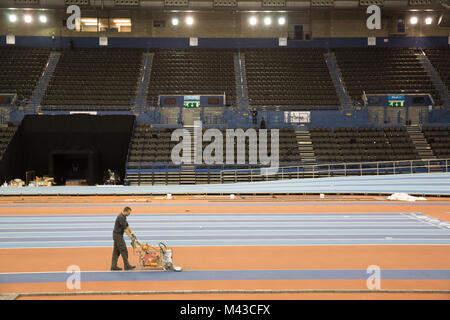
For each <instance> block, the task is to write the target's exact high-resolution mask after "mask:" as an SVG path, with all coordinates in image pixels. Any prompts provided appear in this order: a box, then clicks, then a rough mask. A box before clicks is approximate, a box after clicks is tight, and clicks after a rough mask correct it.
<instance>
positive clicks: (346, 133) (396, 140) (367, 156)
mask: <svg viewBox="0 0 450 320" xmlns="http://www.w3.org/2000/svg"><path fill="white" fill-rule="evenodd" d="M311 140H312V142H313V146H314V153H315V155H316V158H317V159H318V161H319V162H327V163H336V162H375V161H396V160H413V159H418V154H417V151H416V149H415V147H414V144H413V143H412V141H411V140H410V139H409V136H408V134H407V132H406V130H405V129H404V128H397V127H396V128H385V129H384V131H383V130H382V129H381V128H372V127H369V128H359V131H358V130H357V129H356V128H335V130H334V132H333V131H332V130H331V128H311Z"/></svg>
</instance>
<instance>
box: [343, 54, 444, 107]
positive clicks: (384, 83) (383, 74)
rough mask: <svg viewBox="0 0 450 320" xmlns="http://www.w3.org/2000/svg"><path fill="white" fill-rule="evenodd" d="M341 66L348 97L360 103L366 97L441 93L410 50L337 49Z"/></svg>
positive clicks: (435, 96)
mask: <svg viewBox="0 0 450 320" xmlns="http://www.w3.org/2000/svg"><path fill="white" fill-rule="evenodd" d="M334 52H335V54H336V59H337V63H338V66H339V68H340V70H341V73H342V76H343V80H344V83H345V86H346V87H347V90H348V92H349V95H350V96H351V97H352V98H353V99H355V100H359V101H361V96H362V94H363V91H365V92H366V94H368V93H371V94H377V93H380V94H388V93H391V94H399V93H430V94H431V95H432V96H433V98H434V99H435V101H436V100H438V99H439V93H438V91H437V90H436V88H434V86H433V83H432V81H431V80H430V78H429V76H428V75H427V73H426V72H425V70H424V68H423V66H422V64H421V63H420V61H419V60H418V58H417V54H418V52H417V50H415V49H409V48H351V49H334Z"/></svg>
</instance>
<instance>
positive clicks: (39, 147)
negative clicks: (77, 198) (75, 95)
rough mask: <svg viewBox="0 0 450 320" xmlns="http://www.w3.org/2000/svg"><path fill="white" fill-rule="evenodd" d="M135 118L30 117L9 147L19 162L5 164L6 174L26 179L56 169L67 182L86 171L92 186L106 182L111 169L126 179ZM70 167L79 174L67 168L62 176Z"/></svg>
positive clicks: (84, 116)
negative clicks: (29, 174)
mask: <svg viewBox="0 0 450 320" xmlns="http://www.w3.org/2000/svg"><path fill="white" fill-rule="evenodd" d="M134 119H135V117H134V116H132V115H105V116H93V115H83V114H79V115H53V116H39V115H27V116H25V118H24V119H23V121H22V124H21V126H20V127H19V132H18V133H17V134H16V136H17V141H16V143H15V144H14V145H11V146H10V148H8V149H10V150H9V151H10V155H11V157H12V158H16V159H17V161H16V162H11V161H10V162H9V163H8V165H5V166H4V167H3V168H2V169H3V175H4V176H7V177H8V180H10V179H12V178H21V179H25V172H26V171H28V170H35V171H36V175H37V176H43V175H50V174H52V173H54V172H53V171H54V170H56V171H57V173H58V175H59V176H62V180H64V176H65V175H71V174H73V175H75V173H74V172H82V171H83V170H85V178H86V179H87V180H88V183H89V184H91V185H92V184H96V183H98V184H101V183H103V174H104V172H105V171H106V170H107V169H112V170H114V171H116V172H118V173H119V175H120V178H121V179H122V180H123V178H124V176H125V163H126V156H127V151H128V146H129V143H130V138H131V134H132V129H133V123H134ZM55 161H56V162H55ZM68 165H69V166H70V165H72V166H73V167H74V168H75V169H76V167H77V166H79V170H80V171H77V170H75V169H74V170H73V171H72V173H67V168H66V169H62V173H61V172H60V171H61V168H62V167H64V166H68ZM64 170H65V173H64ZM8 171H9V172H12V173H14V176H11V175H10V174H8ZM80 177H81V175H80ZM65 178H67V177H65ZM69 178H70V177H69ZM72 178H74V177H72ZM62 180H61V179H60V182H61V181H62Z"/></svg>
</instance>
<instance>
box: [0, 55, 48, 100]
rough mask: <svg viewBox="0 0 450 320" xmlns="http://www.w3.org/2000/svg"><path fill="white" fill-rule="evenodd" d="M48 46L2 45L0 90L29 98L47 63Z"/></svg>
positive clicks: (20, 98) (21, 98)
mask: <svg viewBox="0 0 450 320" xmlns="http://www.w3.org/2000/svg"><path fill="white" fill-rule="evenodd" d="M49 54H50V50H49V49H48V48H25V47H0V70H1V72H0V92H1V93H13V92H15V93H17V98H18V99H19V100H23V99H29V98H30V97H31V95H32V94H33V90H34V88H35V87H36V85H37V84H38V82H39V79H40V77H41V75H42V72H43V71H44V68H45V65H46V63H47V60H48V57H49Z"/></svg>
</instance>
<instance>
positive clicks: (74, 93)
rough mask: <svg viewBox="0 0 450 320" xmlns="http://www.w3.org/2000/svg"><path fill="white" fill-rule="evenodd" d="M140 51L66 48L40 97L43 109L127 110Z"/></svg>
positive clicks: (136, 82)
mask: <svg viewBox="0 0 450 320" xmlns="http://www.w3.org/2000/svg"><path fill="white" fill-rule="evenodd" d="M142 54H143V51H142V50H139V49H110V48H109V49H72V50H65V51H64V52H63V54H62V56H61V58H60V60H59V62H58V64H57V66H56V70H55V71H54V73H53V76H52V78H51V80H50V83H49V85H48V87H47V90H46V92H45V95H44V99H43V103H42V104H43V108H42V109H43V110H48V109H51V110H66V109H67V110H105V107H106V109H109V110H130V109H131V106H132V103H133V100H134V98H135V95H136V90H137V86H138V78H139V72H140V66H141V63H142Z"/></svg>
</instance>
